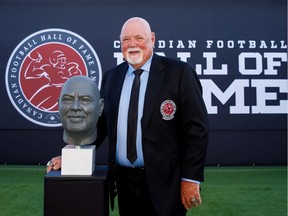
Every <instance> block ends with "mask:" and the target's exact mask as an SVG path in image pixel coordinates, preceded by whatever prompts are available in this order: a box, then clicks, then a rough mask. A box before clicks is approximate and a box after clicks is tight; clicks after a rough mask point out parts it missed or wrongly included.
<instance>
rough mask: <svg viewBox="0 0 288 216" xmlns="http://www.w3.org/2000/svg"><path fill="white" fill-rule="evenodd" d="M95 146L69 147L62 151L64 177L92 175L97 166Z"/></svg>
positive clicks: (62, 172)
mask: <svg viewBox="0 0 288 216" xmlns="http://www.w3.org/2000/svg"><path fill="white" fill-rule="evenodd" d="M95 149H96V147H95V145H85V146H81V147H79V146H75V145H67V146H65V147H64V148H63V149H62V166H61V174H62V175H92V173H93V171H94V166H95V165H94V164H95V151H96V150H95Z"/></svg>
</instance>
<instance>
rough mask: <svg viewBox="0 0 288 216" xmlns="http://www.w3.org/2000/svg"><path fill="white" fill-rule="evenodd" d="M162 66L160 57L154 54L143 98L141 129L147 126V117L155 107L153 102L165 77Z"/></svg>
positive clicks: (148, 117)
mask: <svg viewBox="0 0 288 216" xmlns="http://www.w3.org/2000/svg"><path fill="white" fill-rule="evenodd" d="M164 68H165V66H164V65H163V64H162V62H161V59H160V57H159V56H157V55H156V54H154V56H153V59H152V63H151V67H150V72H149V73H150V74H149V78H148V84H147V89H146V95H145V99H144V100H145V101H144V110H143V117H142V130H143V129H144V128H145V127H146V126H147V124H148V122H149V119H150V118H151V114H152V112H153V110H154V108H155V103H156V100H157V97H158V95H159V92H160V89H161V86H162V82H163V79H164V77H165V72H164Z"/></svg>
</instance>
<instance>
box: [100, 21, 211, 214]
mask: <svg viewBox="0 0 288 216" xmlns="http://www.w3.org/2000/svg"><path fill="white" fill-rule="evenodd" d="M120 41H121V48H122V53H123V56H124V58H125V60H126V61H125V62H124V63H122V64H120V65H118V66H117V67H115V68H113V69H111V70H109V71H107V72H106V73H105V74H104V78H103V82H102V88H101V96H102V97H103V98H104V100H105V106H104V107H105V108H104V115H103V118H101V119H99V124H98V135H99V136H98V138H99V139H98V142H99V143H101V142H102V140H103V139H104V138H105V137H106V134H107V135H108V137H109V148H110V150H109V159H110V163H111V171H112V176H114V177H115V182H116V187H117V193H118V202H119V212H120V215H121V216H129V215H137V216H139V215H143V216H144V215H145V216H147V215H149V216H153V215H161V216H169V215H171V216H175V215H186V211H187V209H188V208H192V207H197V206H198V205H201V203H202V201H201V196H200V190H199V188H200V181H203V180H204V176H203V173H204V162H205V155H206V149H207V143H208V133H209V125H208V118H207V112H206V108H205V105H204V102H203V99H202V95H201V93H202V88H201V84H200V82H199V80H198V78H197V76H196V73H195V71H194V70H193V69H192V67H191V66H189V65H188V64H187V63H184V62H181V61H177V60H173V59H169V58H166V57H160V56H158V55H156V54H155V53H153V47H154V43H155V33H154V32H152V31H151V29H150V25H149V23H148V22H147V21H146V20H144V19H142V18H139V17H134V18H131V19H129V20H127V21H126V22H125V23H124V25H123V27H122V30H121V34H120ZM134 79H135V80H134ZM134 82H135V83H137V84H136V85H137V87H135V86H136V85H135V84H134ZM134 85H135V86H134ZM139 85H140V87H139ZM137 88H138V89H137ZM135 89H137V90H136V93H135ZM135 95H137V97H138V95H139V98H137V97H135ZM135 98H136V99H135ZM132 100H133V102H132V105H133V104H134V105H135V104H138V107H137V106H136V108H135V106H132V105H131V101H132ZM137 100H138V102H135V101H137ZM131 106H132V107H134V108H131ZM133 109H136V111H132V110H133ZM131 112H133V115H134V116H133V117H130V116H131ZM133 119H134V120H136V123H132V122H133ZM105 124H106V125H107V127H102V126H104V125H105ZM131 124H132V125H133V124H134V125H133V126H130V125H131ZM133 131H134V133H136V135H131V134H133ZM131 137H132V138H131ZM130 140H131V141H132V144H131V145H130ZM133 143H134V144H133ZM130 146H131V147H130ZM131 149H132V150H131ZM130 155H132V156H130Z"/></svg>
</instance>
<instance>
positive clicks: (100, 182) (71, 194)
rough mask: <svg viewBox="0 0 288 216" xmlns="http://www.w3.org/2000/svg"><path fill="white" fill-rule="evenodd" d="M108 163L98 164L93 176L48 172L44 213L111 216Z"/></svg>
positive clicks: (51, 215)
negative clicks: (105, 164)
mask: <svg viewBox="0 0 288 216" xmlns="http://www.w3.org/2000/svg"><path fill="white" fill-rule="evenodd" d="M107 174H108V166H98V165H97V166H96V167H95V171H94V173H93V175H91V176H63V175H61V173H60V171H51V172H49V173H47V174H46V176H45V182H44V216H58V215H59V216H63V215H69V216H79V215H83V216H108V215H109V183H108V180H107Z"/></svg>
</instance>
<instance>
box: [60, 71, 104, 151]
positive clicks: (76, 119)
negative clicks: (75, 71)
mask: <svg viewBox="0 0 288 216" xmlns="http://www.w3.org/2000/svg"><path fill="white" fill-rule="evenodd" d="M103 108H104V102H103V99H100V93H99V89H98V87H97V85H96V83H95V82H94V81H93V80H92V79H90V78H89V77H86V76H73V77H71V78H69V79H68V80H67V81H66V82H65V84H64V85H63V87H62V90H61V93H60V98H59V114H60V118H61V122H62V126H63V129H64V132H63V140H64V142H65V143H66V144H71V145H76V146H77V147H81V146H82V145H86V144H91V143H93V142H94V141H95V140H96V138H97V130H96V125H97V122H98V118H99V116H101V114H102V112H103Z"/></svg>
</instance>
